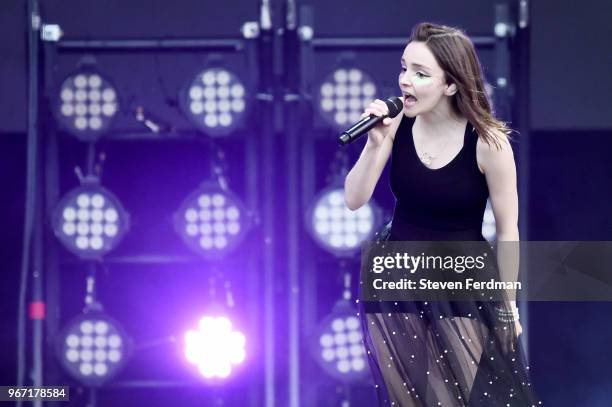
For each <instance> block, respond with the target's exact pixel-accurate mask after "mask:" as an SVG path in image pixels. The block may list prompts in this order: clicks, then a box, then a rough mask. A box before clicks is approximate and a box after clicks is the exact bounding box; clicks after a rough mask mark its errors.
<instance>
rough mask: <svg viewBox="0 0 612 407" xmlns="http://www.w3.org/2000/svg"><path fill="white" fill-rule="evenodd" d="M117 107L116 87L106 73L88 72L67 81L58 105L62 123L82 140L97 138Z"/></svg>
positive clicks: (110, 120)
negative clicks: (106, 77)
mask: <svg viewBox="0 0 612 407" xmlns="http://www.w3.org/2000/svg"><path fill="white" fill-rule="evenodd" d="M118 110H119V101H118V96H117V90H116V89H115V88H114V86H113V85H112V84H111V83H110V81H108V80H107V79H105V78H104V76H102V75H101V74H99V73H96V72H89V71H88V72H85V71H81V72H78V73H75V74H72V75H70V76H69V77H67V78H66V79H65V80H64V82H63V83H62V85H61V87H60V90H59V94H58V96H57V100H56V106H55V112H56V117H57V119H58V121H59V122H60V124H61V126H62V127H63V128H65V129H66V130H67V131H68V132H69V133H71V134H73V135H74V136H76V137H77V138H78V139H80V140H83V141H96V140H97V139H98V138H99V137H100V135H101V134H102V133H104V132H105V131H106V130H107V129H108V128H109V126H110V125H111V123H112V121H113V119H114V118H115V115H116V114H117V111H118Z"/></svg>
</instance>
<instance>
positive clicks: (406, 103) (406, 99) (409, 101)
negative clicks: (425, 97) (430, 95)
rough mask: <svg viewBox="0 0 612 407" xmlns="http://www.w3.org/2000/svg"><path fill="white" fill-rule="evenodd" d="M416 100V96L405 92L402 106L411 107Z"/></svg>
mask: <svg viewBox="0 0 612 407" xmlns="http://www.w3.org/2000/svg"><path fill="white" fill-rule="evenodd" d="M416 102H417V98H415V97H414V96H412V95H409V94H406V95H404V106H406V107H411V106H414V105H415V104H416Z"/></svg>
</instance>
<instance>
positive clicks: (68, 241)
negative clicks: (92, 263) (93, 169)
mask: <svg viewBox="0 0 612 407" xmlns="http://www.w3.org/2000/svg"><path fill="white" fill-rule="evenodd" d="M128 228H129V215H128V213H127V212H126V211H125V209H123V206H122V205H121V202H119V200H118V199H117V197H115V195H113V194H112V193H111V192H110V191H108V190H107V189H105V188H102V187H101V186H100V185H99V184H97V183H95V182H92V183H87V184H84V185H83V186H81V187H78V188H75V189H73V190H72V191H70V192H68V193H67V194H66V195H65V196H64V197H63V198H62V199H61V200H60V202H59V203H58V205H57V207H56V209H55V214H54V216H53V230H54V232H55V235H56V236H57V238H58V239H59V240H60V241H61V242H62V243H63V244H64V246H65V247H66V248H67V249H68V250H70V251H71V252H73V253H74V254H76V255H77V256H79V257H80V258H83V259H100V258H102V257H103V256H104V255H105V254H106V253H108V252H109V251H110V250H112V249H113V248H114V247H115V246H117V245H118V244H119V242H120V241H121V239H122V238H123V236H124V235H125V233H126V232H127V230H128Z"/></svg>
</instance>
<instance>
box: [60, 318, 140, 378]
mask: <svg viewBox="0 0 612 407" xmlns="http://www.w3.org/2000/svg"><path fill="white" fill-rule="evenodd" d="M130 350H131V340H130V338H129V337H128V336H127V335H126V333H125V331H124V330H123V329H122V328H121V326H120V325H119V323H118V322H117V321H115V320H114V319H112V318H110V317H109V316H108V315H106V314H104V313H102V312H98V311H94V312H87V313H85V314H82V315H79V316H78V317H76V318H75V319H73V320H72V321H70V323H68V325H67V326H66V328H65V329H64V330H63V332H62V333H61V334H60V335H59V336H58V338H57V353H58V357H59V359H60V361H61V364H62V365H63V366H64V368H65V369H66V370H67V371H68V373H70V375H71V376H73V377H74V378H76V379H77V380H79V381H80V382H81V383H83V384H86V385H90V386H99V385H102V384H104V383H105V382H107V381H108V380H110V379H111V378H112V377H113V376H115V375H116V374H117V373H118V372H119V371H120V370H121V368H122V367H123V366H124V365H125V363H126V360H127V358H128V355H129V353H130Z"/></svg>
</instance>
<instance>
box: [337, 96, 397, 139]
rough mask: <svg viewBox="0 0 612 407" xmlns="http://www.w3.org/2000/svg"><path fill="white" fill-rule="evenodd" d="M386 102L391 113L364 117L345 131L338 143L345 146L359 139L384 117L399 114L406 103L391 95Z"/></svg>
mask: <svg viewBox="0 0 612 407" xmlns="http://www.w3.org/2000/svg"><path fill="white" fill-rule="evenodd" d="M385 104H386V105H387V108H389V114H388V115H386V116H375V115H373V114H371V115H369V116H368V117H364V118H363V119H361V120H360V121H358V122H357V123H355V124H354V125H353V126H352V127H351V128H349V129H348V130H346V131H344V132H343V133H342V135H341V136H340V137H339V138H338V144H340V145H341V146H345V145H347V144H349V143H352V142H353V141H355V140H357V139H358V138H359V137H361V136H363V135H364V134H366V133H367V132H368V131H370V129H371V128H372V127H374V126H376V125H377V124H378V123H380V122H381V121H382V120H383V119H385V118H387V117H391V118H393V117H395V116H397V115H398V114H399V113H400V112H401V111H402V108H403V107H404V103H403V101H402V99H401V98H398V97H390V98H389V99H387V100H385Z"/></svg>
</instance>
